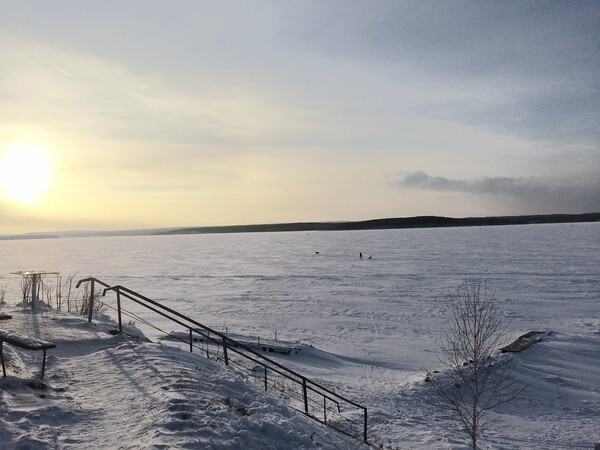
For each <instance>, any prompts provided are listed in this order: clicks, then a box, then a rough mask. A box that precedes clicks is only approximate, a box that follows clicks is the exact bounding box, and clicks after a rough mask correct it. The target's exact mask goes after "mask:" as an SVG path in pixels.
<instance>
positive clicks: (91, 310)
mask: <svg viewBox="0 0 600 450" xmlns="http://www.w3.org/2000/svg"><path fill="white" fill-rule="evenodd" d="M90 283H91V286H90V301H89V303H88V306H89V308H90V311H89V313H88V322H91V321H92V313H93V312H94V280H92V281H91V282H90Z"/></svg>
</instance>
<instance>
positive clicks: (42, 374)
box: [40, 349, 46, 379]
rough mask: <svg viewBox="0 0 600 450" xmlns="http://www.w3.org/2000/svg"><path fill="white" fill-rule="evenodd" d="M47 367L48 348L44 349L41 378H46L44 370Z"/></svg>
mask: <svg viewBox="0 0 600 450" xmlns="http://www.w3.org/2000/svg"><path fill="white" fill-rule="evenodd" d="M45 369H46V349H44V359H43V360H42V373H41V374H40V379H44V370H45Z"/></svg>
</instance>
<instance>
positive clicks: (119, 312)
mask: <svg viewBox="0 0 600 450" xmlns="http://www.w3.org/2000/svg"><path fill="white" fill-rule="evenodd" d="M116 291H117V315H118V316H119V333H123V320H122V319H121V291H120V290H119V289H116Z"/></svg>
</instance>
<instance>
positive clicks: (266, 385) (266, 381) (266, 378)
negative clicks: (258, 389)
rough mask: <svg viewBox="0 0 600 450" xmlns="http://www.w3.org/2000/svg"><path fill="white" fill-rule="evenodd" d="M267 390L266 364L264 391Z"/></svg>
mask: <svg viewBox="0 0 600 450" xmlns="http://www.w3.org/2000/svg"><path fill="white" fill-rule="evenodd" d="M266 391H267V366H265V392H266Z"/></svg>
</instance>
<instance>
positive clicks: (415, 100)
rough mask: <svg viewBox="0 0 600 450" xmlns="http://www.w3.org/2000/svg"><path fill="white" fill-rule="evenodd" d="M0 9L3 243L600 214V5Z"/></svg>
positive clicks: (1, 4)
mask: <svg viewBox="0 0 600 450" xmlns="http://www.w3.org/2000/svg"><path fill="white" fill-rule="evenodd" d="M0 11H2V13H1V14H0V54H2V58H0V105H1V108H0V234H11V233H24V232H42V231H59V230H100V229H111V230H113V229H129V228H159V227H184V226H204V225H207V226H208V225H233V224H254V223H273V222H277V223H282V222H296V221H337V220H365V219H372V218H381V217H408V216H416V215H441V216H452V217H465V216H489V215H519V214H548V213H586V212H597V211H600V126H599V125H600V32H599V31H598V30H600V2H598V1H583V0H582V1H577V2H564V1H555V2H553V1H543V0H538V1H501V2H500V1H499V2H492V1H488V2H467V1H451V2H448V1H394V2H390V1H360V2H358V1H353V0H350V1H326V2H322V1H302V2H300V1H290V2H278V1H254V0H247V1H241V0H240V1H229V0H225V1H219V2H209V1H174V2H165V1H152V0H149V1H139V0H133V1H127V2H122V1H116V0H103V1H86V2H80V1H66V0H55V1H52V2H46V1H16V0H15V1H12V0H0Z"/></svg>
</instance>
